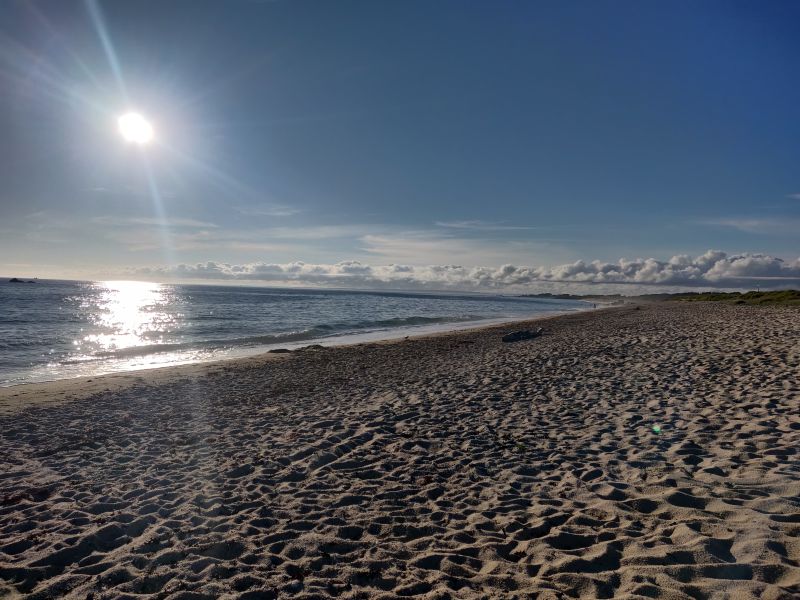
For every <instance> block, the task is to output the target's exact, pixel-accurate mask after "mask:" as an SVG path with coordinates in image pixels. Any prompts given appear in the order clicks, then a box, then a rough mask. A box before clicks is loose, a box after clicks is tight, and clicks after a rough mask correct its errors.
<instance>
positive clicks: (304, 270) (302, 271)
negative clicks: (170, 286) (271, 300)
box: [131, 250, 800, 290]
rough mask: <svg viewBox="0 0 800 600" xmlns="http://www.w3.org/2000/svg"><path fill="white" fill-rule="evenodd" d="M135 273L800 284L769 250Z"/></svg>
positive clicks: (388, 282) (794, 265)
mask: <svg viewBox="0 0 800 600" xmlns="http://www.w3.org/2000/svg"><path fill="white" fill-rule="evenodd" d="M131 274H133V275H135V276H138V277H154V278H162V279H172V278H177V279H214V280H230V281H256V282H267V283H277V284H298V285H332V286H347V287H353V288H358V287H363V288H388V287H393V288H410V289H425V288H428V289H448V288H451V289H459V290H469V289H472V290H505V289H508V290H525V289H530V288H531V287H535V286H536V285H539V284H571V285H592V286H596V285H605V286H618V285H627V286H630V285H635V286H643V287H652V286H670V287H672V288H680V287H682V288H686V287H752V286H753V285H755V284H759V285H761V286H762V287H786V286H789V285H797V284H798V283H800V258H798V259H797V260H794V261H792V262H787V261H784V260H782V259H780V258H776V257H773V256H768V255H766V254H738V255H728V254H726V253H725V252H720V251H715V250H709V251H708V252H706V253H705V254H702V255H700V256H697V257H690V256H688V255H677V256H673V257H672V258H671V259H669V260H668V261H660V260H656V259H654V258H648V259H636V260H627V259H620V260H619V261H618V262H616V263H607V262H601V261H592V262H585V261H576V262H573V263H569V264H564V265H559V266H555V267H541V266H540V267H530V266H515V265H510V264H509V265H503V266H501V267H465V266H461V265H455V264H450V265H428V266H412V265H404V264H390V265H378V266H374V265H369V264H366V263H362V262H359V261H344V262H339V263H336V264H310V263H305V262H301V261H296V262H290V263H248V264H241V265H235V264H229V263H221V262H213V261H210V262H205V263H197V264H193V265H192V264H180V265H177V266H175V267H170V268H164V267H154V268H140V269H134V270H133V271H132V273H131Z"/></svg>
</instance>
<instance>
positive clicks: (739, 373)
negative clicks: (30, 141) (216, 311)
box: [0, 302, 800, 600]
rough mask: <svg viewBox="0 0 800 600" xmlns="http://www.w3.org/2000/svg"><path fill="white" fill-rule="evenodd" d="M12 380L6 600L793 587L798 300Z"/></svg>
mask: <svg viewBox="0 0 800 600" xmlns="http://www.w3.org/2000/svg"><path fill="white" fill-rule="evenodd" d="M537 326H543V327H544V329H545V335H544V336H542V337H539V338H536V339H533V340H527V341H521V342H517V343H513V344H504V343H502V342H501V340H500V338H501V336H502V334H503V333H507V332H509V331H512V330H514V329H519V328H520V325H504V326H500V327H494V328H488V329H481V330H474V331H467V332H457V333H451V334H444V335H436V336H429V337H426V338H417V339H409V340H406V341H397V342H385V343H370V344H362V345H358V346H349V347H339V348H324V349H317V350H306V351H303V352H294V353H291V354H283V355H268V356H265V357H254V358H248V359H242V360H238V361H229V362H225V363H216V364H212V365H201V366H192V367H173V368H169V369H160V370H157V371H143V372H136V373H131V374H126V375H117V376H106V377H98V378H94V379H93V380H92V381H82V380H79V381H70V382H56V383H52V384H44V385H38V386H37V385H33V386H23V387H17V388H6V389H3V390H0V581H2V582H3V583H0V598H6V597H7V598H13V597H19V596H27V597H30V598H62V597H64V598H81V599H83V598H92V599H93V600H97V599H100V598H131V599H132V598H137V599H141V598H170V599H187V600H188V599H198V598H199V599H202V598H209V599H210V598H243V599H244V598H290V597H291V598H402V597H411V596H413V597H423V598H573V597H582V598H597V597H605V598H611V597H628V598H695V599H696V598H773V599H776V598H796V597H798V596H799V595H800V566H798V564H799V563H798V561H800V455H799V454H798V451H797V448H800V311H799V310H797V309H795V308H777V307H776V308H764V307H748V306H731V305H718V304H713V303H697V304H679V303H667V302H665V303H654V304H646V305H642V306H641V307H639V308H638V309H635V308H633V307H622V308H610V309H606V310H602V311H595V312H590V313H581V314H572V315H566V316H562V317H556V318H550V319H546V320H544V321H542V322H540V323H539V324H538V325H537Z"/></svg>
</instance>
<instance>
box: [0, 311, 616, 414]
mask: <svg viewBox="0 0 800 600" xmlns="http://www.w3.org/2000/svg"><path fill="white" fill-rule="evenodd" d="M631 306H632V305H631V304H627V305H624V306H620V305H598V307H597V308H587V309H583V310H573V311H568V312H559V313H555V314H547V315H542V316H539V317H535V318H532V319H516V318H513V317H512V318H509V319H503V320H492V322H491V323H486V324H479V323H480V322H479V321H476V322H472V323H465V324H464V327H457V328H455V329H451V328H448V329H442V330H439V331H427V332H423V333H418V334H417V335H414V334H413V333H412V334H408V335H404V334H406V333H407V332H408V331H409V330H408V329H403V331H402V332H392V333H396V335H391V336H389V337H371V336H370V334H368V333H364V334H352V335H346V336H337V337H336V338H334V340H335V341H331V340H328V339H325V338H321V339H316V340H303V341H301V342H292V343H287V344H276V345H275V346H274V347H273V346H265V347H263V348H259V349H258V350H256V351H255V352H253V353H245V354H242V355H236V356H230V357H227V358H217V359H210V360H200V361H194V362H189V363H179V364H170V365H165V366H161V367H158V366H156V367H145V368H141V369H132V370H127V371H114V372H109V373H101V374H99V375H79V376H76V377H66V378H61V379H52V380H48V381H33V382H22V383H17V384H13V385H4V386H0V415H3V414H10V413H11V412H14V411H15V410H21V409H22V408H24V407H25V406H26V405H29V404H30V403H42V404H52V403H54V402H69V401H72V400H77V399H80V398H83V397H85V396H87V395H91V394H94V393H97V392H101V391H102V392H106V391H118V390H121V389H123V388H125V387H128V386H131V385H136V384H141V383H144V382H149V383H155V382H160V383H166V382H168V381H170V380H171V379H173V378H181V377H202V376H206V375H208V373H210V372H213V371H214V370H215V369H219V368H224V367H225V366H235V365H236V364H237V363H241V364H242V365H249V364H250V363H255V364H260V363H261V362H262V361H264V362H266V361H274V360H281V359H287V358H288V357H289V356H292V355H294V354H297V353H298V351H300V352H303V351H304V350H303V348H305V347H307V346H311V345H320V346H322V347H323V348H326V349H329V350H330V349H338V348H349V347H355V346H363V345H364V344H396V343H403V342H405V341H409V340H420V339H422V340H424V339H428V338H436V337H443V336H449V335H451V334H452V335H457V334H469V333H475V332H481V331H484V330H494V329H498V330H499V329H508V328H525V327H526V326H528V325H535V324H536V323H540V322H542V321H547V320H551V319H557V318H560V317H565V316H570V315H576V314H593V313H600V312H601V311H602V312H606V311H610V310H612V311H613V310H620V309H624V308H628V309H630V308H631ZM454 325H455V324H454ZM421 327H422V328H424V327H426V326H421ZM352 338H363V339H352ZM342 339H345V341H342V342H339V341H338V340H342ZM265 348H269V349H265ZM277 348H285V349H289V350H290V352H288V353H282V352H279V353H276V352H272V350H274V349H277ZM33 397H35V399H33Z"/></svg>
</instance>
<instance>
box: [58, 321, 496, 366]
mask: <svg viewBox="0 0 800 600" xmlns="http://www.w3.org/2000/svg"><path fill="white" fill-rule="evenodd" d="M488 318H490V317H486V316H483V315H462V316H450V317H423V316H412V317H394V318H391V319H379V320H372V321H358V322H355V323H333V324H320V325H315V326H314V327H310V328H308V329H304V330H302V331H288V332H280V333H272V334H264V335H253V336H244V337H233V338H225V339H211V340H193V341H190V342H176V343H163V344H143V345H140V346H130V347H128V348H119V349H115V350H103V351H99V352H94V353H92V354H85V355H82V356H80V357H74V356H73V357H71V358H69V359H65V360H62V361H60V364H62V365H69V364H80V363H85V362H91V361H99V360H106V359H114V358H116V359H122V358H135V357H141V356H147V355H149V354H157V353H164V352H191V351H200V352H210V351H214V350H222V349H231V348H238V347H252V346H270V345H275V344H284V343H296V342H303V341H310V340H318V339H323V338H329V337H336V336H341V335H347V334H351V333H364V332H368V331H374V330H385V329H401V328H404V327H419V326H424V325H439V324H447V323H468V322H477V321H482V320H485V319H488Z"/></svg>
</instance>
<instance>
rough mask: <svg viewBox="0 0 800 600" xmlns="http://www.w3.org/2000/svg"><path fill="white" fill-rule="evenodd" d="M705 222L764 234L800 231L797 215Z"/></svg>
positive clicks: (705, 222) (799, 221) (799, 220)
mask: <svg viewBox="0 0 800 600" xmlns="http://www.w3.org/2000/svg"><path fill="white" fill-rule="evenodd" d="M703 223H704V224H706V225H716V226H719V227H730V228H732V229H736V230H738V231H743V232H745V233H756V234H764V235H778V234H795V233H797V231H800V219H798V218H796V217H784V218H757V217H755V218H739V219H713V220H710V221H703Z"/></svg>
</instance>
